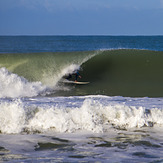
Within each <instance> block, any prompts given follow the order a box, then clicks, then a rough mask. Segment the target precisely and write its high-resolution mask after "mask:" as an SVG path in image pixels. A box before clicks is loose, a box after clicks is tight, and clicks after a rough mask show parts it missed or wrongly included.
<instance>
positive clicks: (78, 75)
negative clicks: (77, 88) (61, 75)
mask: <svg viewBox="0 0 163 163" xmlns="http://www.w3.org/2000/svg"><path fill="white" fill-rule="evenodd" d="M72 75H75V82H77V81H78V77H79V78H81V75H80V73H79V71H75V72H74V73H73V74H69V75H68V77H67V78H66V79H70V78H72Z"/></svg>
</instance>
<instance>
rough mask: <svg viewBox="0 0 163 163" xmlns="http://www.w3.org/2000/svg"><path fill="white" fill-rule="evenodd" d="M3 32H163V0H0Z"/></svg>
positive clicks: (10, 33) (61, 33)
mask: <svg viewBox="0 0 163 163" xmlns="http://www.w3.org/2000/svg"><path fill="white" fill-rule="evenodd" d="M0 35H163V0H0Z"/></svg>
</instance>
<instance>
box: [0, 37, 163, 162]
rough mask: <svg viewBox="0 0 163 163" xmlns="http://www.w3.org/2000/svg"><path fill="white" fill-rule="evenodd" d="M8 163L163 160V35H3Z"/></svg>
mask: <svg viewBox="0 0 163 163" xmlns="http://www.w3.org/2000/svg"><path fill="white" fill-rule="evenodd" d="M75 70H79V73H80V75H81V77H82V78H81V79H80V78H79V79H78V81H81V82H83V81H88V82H90V83H89V84H86V85H77V84H72V83H68V82H67V80H66V77H67V76H68V75H69V74H72V73H73V72H74V71H75ZM70 80H72V81H74V80H75V77H74V75H73V76H72V79H70ZM5 161H7V162H124V163H126V162H160V163H161V162H163V36H0V162H5Z"/></svg>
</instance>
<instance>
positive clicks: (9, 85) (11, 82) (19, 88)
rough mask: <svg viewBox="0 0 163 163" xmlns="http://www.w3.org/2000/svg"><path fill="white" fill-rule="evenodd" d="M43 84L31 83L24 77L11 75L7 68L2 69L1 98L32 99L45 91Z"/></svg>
mask: <svg viewBox="0 0 163 163" xmlns="http://www.w3.org/2000/svg"><path fill="white" fill-rule="evenodd" d="M45 90H46V87H45V86H43V85H42V84H41V82H29V81H28V80H26V79H25V78H23V77H20V76H18V75H16V74H13V73H10V72H9V71H8V70H7V69H6V68H1V69H0V98H4V97H11V98H15V97H26V96H28V97H32V96H37V95H38V94H40V93H41V92H43V91H45Z"/></svg>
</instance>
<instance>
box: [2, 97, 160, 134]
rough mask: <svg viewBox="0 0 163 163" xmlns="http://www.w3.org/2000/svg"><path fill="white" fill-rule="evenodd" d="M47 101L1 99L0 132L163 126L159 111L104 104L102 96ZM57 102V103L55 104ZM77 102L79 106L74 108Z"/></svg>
mask: <svg viewBox="0 0 163 163" xmlns="http://www.w3.org/2000/svg"><path fill="white" fill-rule="evenodd" d="M107 98H109V97H107ZM38 100H39V99H38ZM49 100H50V102H47V101H46V102H45V101H44V102H42V103H41V102H40V100H39V103H37V102H36V103H35V102H32V101H31V102H30V103H28V102H25V101H23V100H21V99H16V100H9V101H7V100H6V101H2V100H1V102H0V108H1V109H0V131H1V133H7V134H11V133H24V132H25V133H38V132H39V133H43V132H49V131H53V132H58V133H64V132H69V133H73V132H77V131H88V132H94V133H103V132H109V130H110V129H111V128H115V129H120V130H123V129H126V130H128V129H133V128H142V127H155V126H156V127H163V120H162V116H163V110H162V109H161V108H155V107H153V108H151V109H148V108H146V107H144V106H134V105H127V104H124V103H120V102H115V100H114V102H111V101H110V102H109V103H108V104H106V103H105V102H104V101H105V97H104V98H103V97H97V98H96V99H95V98H92V97H84V99H83V100H82V101H81V99H80V97H71V98H64V97H63V98H62V99H57V98H56V99H54V98H53V99H49ZM53 100H54V101H55V102H52V101H53ZM58 100H60V103H57V102H56V101H58ZM74 100H75V101H74ZM103 100H104V101H103ZM107 100H109V99H107ZM63 101H64V102H63ZM65 103H66V104H65ZM77 103H78V105H76V104H77ZM79 103H80V104H79Z"/></svg>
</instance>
